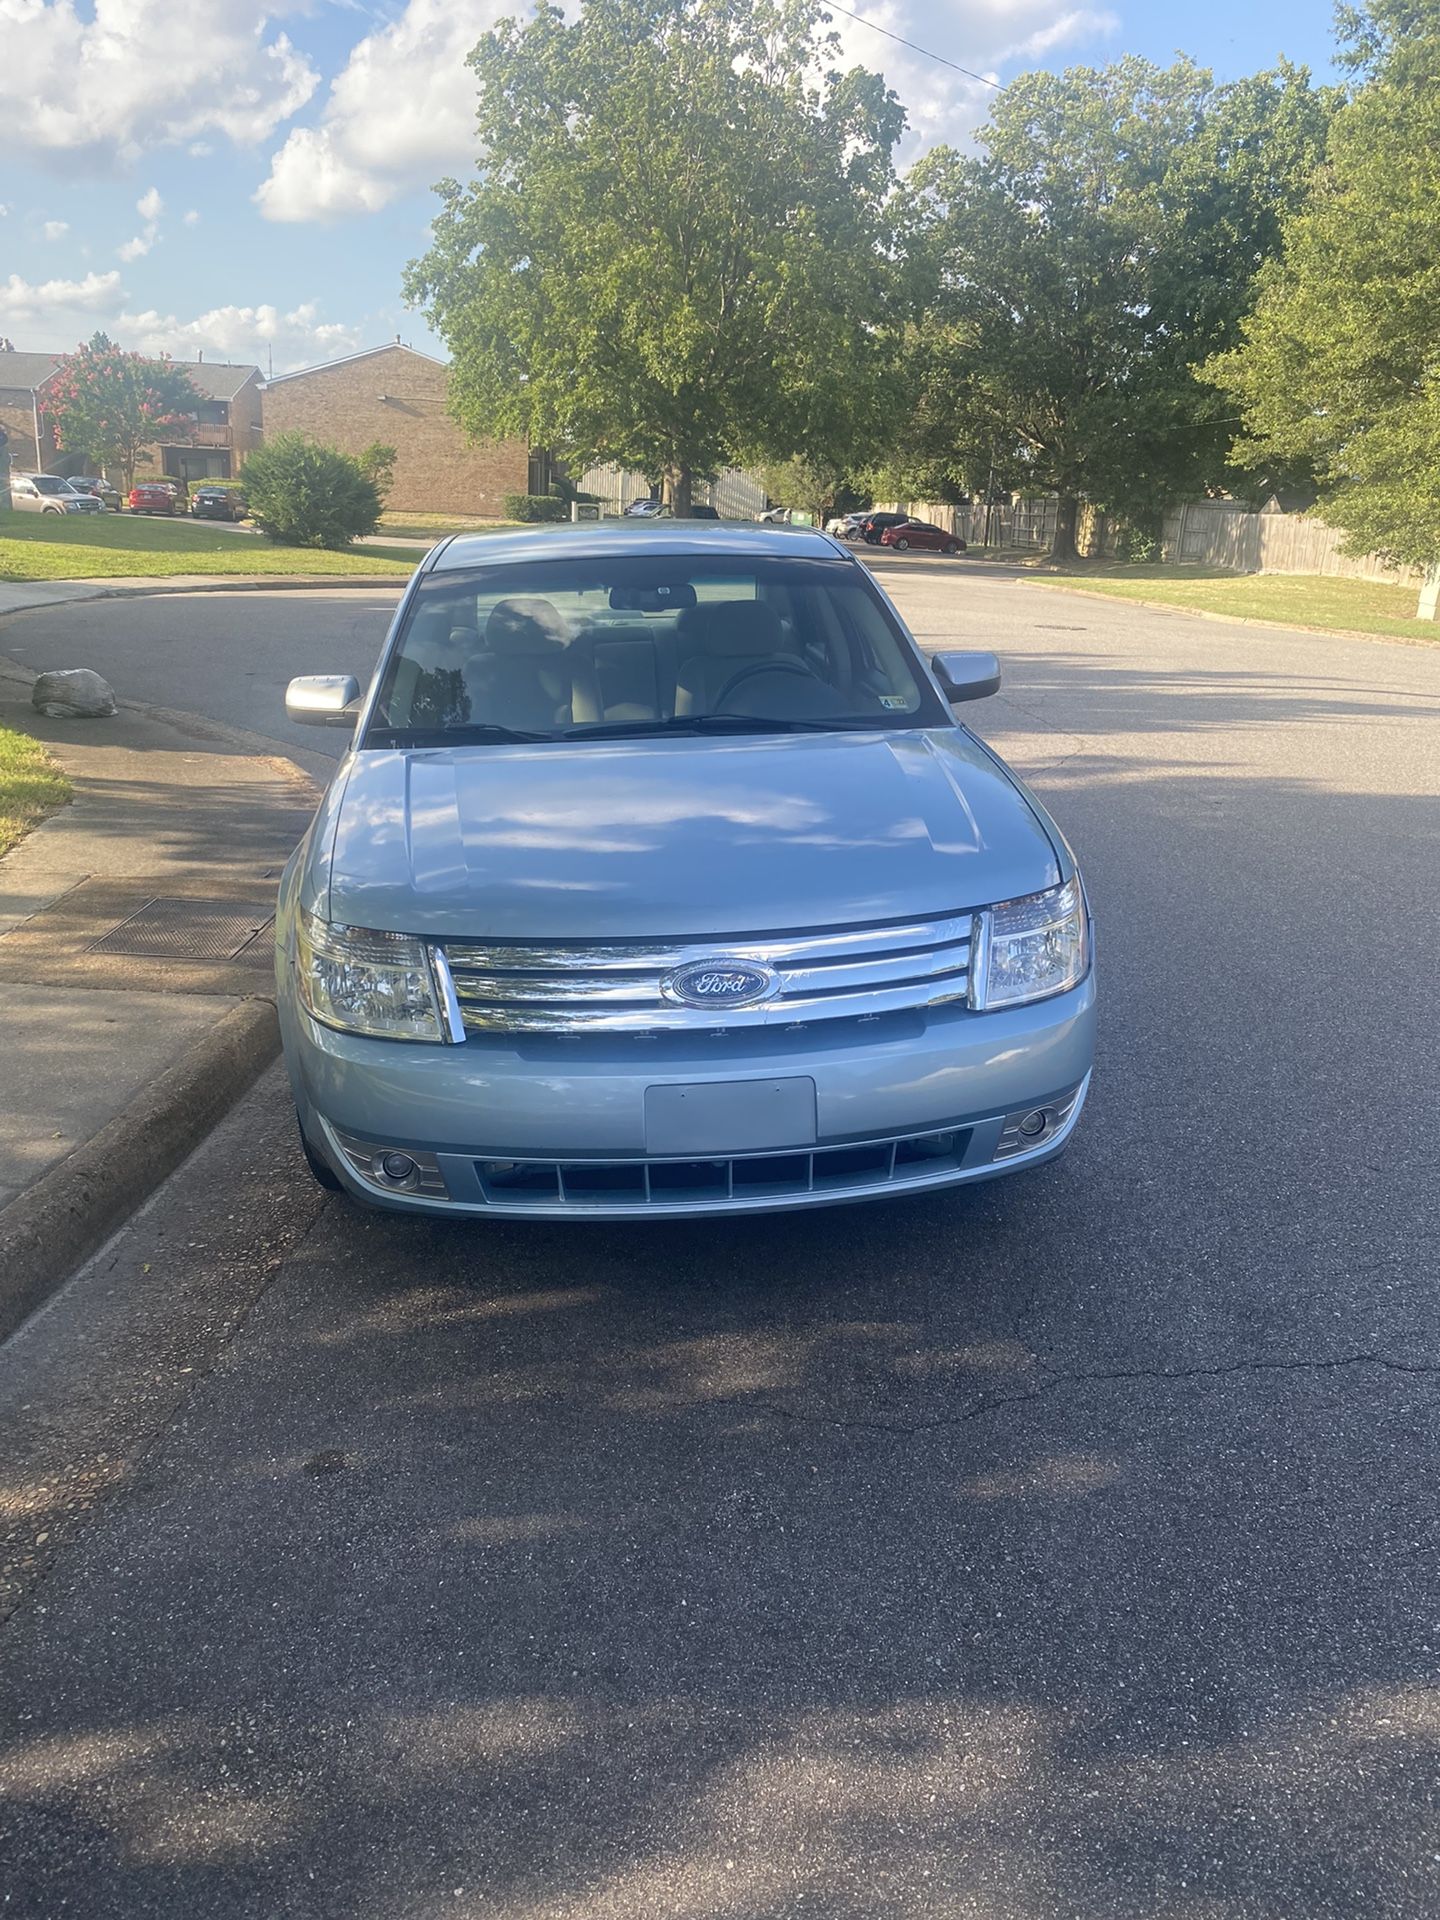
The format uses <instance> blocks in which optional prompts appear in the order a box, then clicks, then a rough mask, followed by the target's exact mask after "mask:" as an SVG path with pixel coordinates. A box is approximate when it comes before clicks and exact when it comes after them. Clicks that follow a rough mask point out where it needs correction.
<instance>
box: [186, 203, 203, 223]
mask: <svg viewBox="0 0 1440 1920" xmlns="http://www.w3.org/2000/svg"><path fill="white" fill-rule="evenodd" d="M185 224H186V226H187V227H198V226H199V224H200V215H199V214H198V213H197V212H196V210H195V208H194V207H191V209H190V211H189V212H188V213H187V214H186V216H185Z"/></svg>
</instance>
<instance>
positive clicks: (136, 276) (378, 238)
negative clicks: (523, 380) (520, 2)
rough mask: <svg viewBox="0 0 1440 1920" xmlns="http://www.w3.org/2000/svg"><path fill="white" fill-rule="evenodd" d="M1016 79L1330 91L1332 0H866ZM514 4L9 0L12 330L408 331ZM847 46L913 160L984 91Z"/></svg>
mask: <svg viewBox="0 0 1440 1920" xmlns="http://www.w3.org/2000/svg"><path fill="white" fill-rule="evenodd" d="M853 10H854V11H855V12H856V13H860V14H863V15H864V16H865V17H866V18H867V19H869V20H873V21H875V22H877V23H878V24H879V25H881V26H884V27H886V28H888V29H889V31H890V32H892V33H895V34H899V35H901V36H903V37H905V38H907V39H910V40H913V41H915V42H917V43H918V44H919V45H921V46H923V47H927V48H929V49H932V50H933V51H934V52H936V53H940V54H943V55H945V56H946V57H947V58H948V59H951V60H954V61H956V62H957V63H959V64H960V65H962V66H967V67H971V68H973V69H974V70H975V71H977V72H979V73H987V74H993V75H995V76H996V77H998V78H999V79H1001V80H1006V79H1009V78H1011V77H1013V76H1014V75H1015V74H1016V73H1019V72H1022V71H1024V69H1026V68H1027V67H1034V66H1047V67H1054V68H1061V67H1065V66H1071V65H1079V64H1086V65H1094V64H1101V63H1103V62H1105V61H1107V60H1111V59H1114V58H1115V57H1117V56H1118V55H1119V54H1121V53H1125V52H1131V53H1139V54H1143V55H1145V56H1147V57H1148V58H1150V59H1153V60H1156V61H1160V62H1165V61H1168V60H1169V59H1171V58H1172V57H1173V55H1174V53H1175V52H1176V51H1177V50H1183V51H1185V52H1187V53H1189V54H1191V55H1193V56H1194V57H1195V58H1196V59H1198V60H1200V61H1201V62H1202V63H1204V64H1206V65H1208V66H1211V67H1213V68H1214V70H1215V71H1216V73H1217V75H1218V76H1219V77H1221V78H1225V79H1229V78H1234V77H1236V76H1238V75H1240V74H1243V73H1247V72H1252V71H1254V70H1255V69H1257V68H1260V67H1264V66H1267V65H1269V64H1271V63H1272V62H1273V61H1274V60H1275V59H1276V58H1277V57H1278V56H1279V55H1280V54H1282V53H1283V54H1285V55H1288V56H1289V57H1290V58H1291V59H1292V60H1295V61H1299V62H1303V63H1307V64H1308V65H1310V66H1311V67H1312V69H1314V70H1315V72H1316V73H1317V75H1318V76H1321V77H1330V76H1331V75H1332V72H1333V69H1332V55H1333V34H1332V26H1331V13H1330V9H1329V7H1328V6H1327V5H1323V4H1316V0H1276V3H1275V4H1272V5H1270V6H1268V7H1265V6H1257V5H1255V4H1254V3H1253V0H1249V3H1248V4H1247V0H1210V4H1207V5H1205V6H1202V7H1195V8H1190V9H1186V10H1183V11H1182V10H1180V9H1177V8H1173V7H1170V6H1166V5H1162V4H1159V3H1158V0H1130V3H1129V4H1127V3H1126V0H856V4H855V6H854V9H853ZM515 11H517V7H516V4H515V0H390V4H384V5H367V4H361V0H296V4H285V3H284V0H272V3H271V4H258V3H257V0H208V3H207V0H0V126H4V127H5V129H6V149H7V151H6V160H5V165H4V168H3V170H0V207H3V212H0V336H8V337H9V338H10V339H11V340H13V342H14V344H15V345H16V346H17V347H20V348H26V349H31V350H43V349H47V348H60V349H64V348H68V347H70V346H72V345H73V344H74V343H75V341H76V340H78V339H81V338H83V337H85V336H87V335H88V334H90V333H91V332H93V331H94V329H95V328H96V327H97V326H102V327H104V328H105V329H106V330H107V331H108V332H110V333H111V334H112V335H113V336H114V337H115V338H117V339H119V340H120V341H121V343H122V344H123V345H126V346H132V347H137V348H140V349H142V350H144V351H146V352H161V351H164V352H170V353H174V354H176V355H177V356H193V355H194V354H195V353H196V352H198V351H201V350H203V351H204V352H205V355H206V357H207V358H209V359H237V360H246V361H250V360H253V361H255V362H257V363H258V364H259V365H260V366H261V367H262V368H264V367H266V366H267V365H268V364H270V363H271V362H272V361H273V365H274V369H275V371H276V372H277V373H278V372H281V371H284V370H286V369H289V368H291V367H295V366H305V365H309V364H312V363H313V362H315V361H319V360H325V359H330V358H334V357H336V356H337V355H339V354H343V353H347V352H352V351H355V350H356V349H358V348H361V347H367V346H375V345H378V344H380V343H381V342H382V341H384V340H386V339H389V338H391V337H392V336H394V335H395V334H397V333H398V334H400V335H401V336H402V337H403V338H404V339H406V340H408V341H411V342H412V343H413V344H414V345H416V346H430V347H434V346H435V344H436V343H434V342H432V341H431V340H430V339H429V336H428V335H427V333H426V330H425V327H424V324H423V322H422V321H421V320H420V318H419V316H418V315H415V314H411V313H407V312H406V310H405V308H404V307H403V305H402V303H401V300H400V293H399V283H400V275H401V271H402V269H403V267H404V265H405V263H406V261H407V260H409V259H411V258H412V257H413V256H414V255H415V254H417V253H418V252H420V251H422V250H423V248H424V246H425V242H426V236H427V229H428V223H429V219H430V214H431V212H432V209H433V198H432V196H431V194H430V192H429V186H430V184H431V183H432V182H433V181H434V180H436V179H438V178H439V177H441V176H442V175H443V174H446V173H464V172H465V171H466V170H467V167H468V163H469V158H470V155H471V150H472V148H471V140H470V122H471V114H472V99H473V88H472V85H471V81H470V76H469V74H468V72H467V71H466V69H465V67H464V65H463V56H464V52H465V50H466V49H467V48H468V47H469V46H471V45H473V43H474V42H475V41H476V40H477V39H478V38H479V36H480V35H481V33H483V32H484V31H485V30H486V28H487V27H489V26H490V25H491V24H493V22H494V21H495V20H496V19H497V18H499V17H501V16H503V15H504V14H507V13H513V12H515ZM835 24H836V26H837V28H838V29H839V30H840V32H841V36H842V40H843V43H844V49H845V52H846V54H847V55H848V56H849V57H850V58H851V59H854V60H857V61H863V62H864V64H866V65H867V66H871V67H874V68H878V69H879V70H880V71H882V72H884V73H885V75H886V77H887V79H888V80H889V81H890V84H891V85H892V86H893V87H894V88H895V89H896V91H897V92H898V93H899V94H900V96H901V98H902V99H903V100H904V101H905V103H906V105H907V107H908V108H909V109H910V113H911V119H912V134H911V137H910V139H909V141H908V142H907V147H906V150H905V156H904V157H906V158H907V159H908V158H912V157H913V156H914V154H915V153H917V152H918V151H920V150H922V149H923V147H925V146H927V145H930V144H933V142H934V141H936V140H938V139H949V140H963V139H964V137H965V136H966V134H967V132H968V131H969V130H970V129H971V128H973V127H974V125H975V124H976V123H977V121H978V120H979V119H981V118H983V115H984V110H985V101H986V99H987V97H989V96H988V92H987V89H985V88H984V87H981V86H977V85H975V84H974V83H972V82H969V81H966V80H965V79H963V78H962V77H961V76H960V75H958V74H955V73H953V72H951V71H949V70H948V69H947V68H945V67H943V66H940V65H938V64H936V63H935V62H932V61H927V60H926V59H924V58H922V57H921V56H919V55H917V54H914V53H911V52H908V51H907V50H905V49H904V48H902V47H899V46H896V45H895V44H894V42H892V41H890V40H886V39H884V38H882V37H881V36H880V35H879V34H878V33H875V32H873V31H871V30H870V28H868V27H867V26H865V25H862V24H860V23H859V22H853V21H850V20H847V19H844V18H842V17H840V16H837V17H836V22H835Z"/></svg>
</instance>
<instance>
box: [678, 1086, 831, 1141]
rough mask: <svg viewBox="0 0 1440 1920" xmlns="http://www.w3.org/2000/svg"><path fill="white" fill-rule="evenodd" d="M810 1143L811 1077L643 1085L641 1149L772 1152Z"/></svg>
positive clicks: (812, 1124) (812, 1129)
mask: <svg viewBox="0 0 1440 1920" xmlns="http://www.w3.org/2000/svg"><path fill="white" fill-rule="evenodd" d="M814 1144H815V1082H814V1081H813V1080H809V1079H801V1078H789V1079H784V1080H702V1081H698V1082H696V1083H694V1084H693V1085H689V1086H671V1087H647V1088H646V1089H645V1151H646V1153H647V1154H650V1155H652V1156H661V1155H674V1156H676V1157H680V1158H685V1157H691V1156H697V1155H702V1154H726V1155H730V1154H737V1153H777V1152H781V1151H786V1150H789V1149H791V1148H802V1147H813V1146H814Z"/></svg>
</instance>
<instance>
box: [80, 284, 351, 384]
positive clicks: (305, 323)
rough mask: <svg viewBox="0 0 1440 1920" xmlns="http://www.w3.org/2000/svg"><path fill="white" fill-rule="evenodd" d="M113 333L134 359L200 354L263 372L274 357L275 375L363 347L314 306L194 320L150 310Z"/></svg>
mask: <svg viewBox="0 0 1440 1920" xmlns="http://www.w3.org/2000/svg"><path fill="white" fill-rule="evenodd" d="M112 331H113V332H114V334H115V336H116V338H117V339H119V340H120V341H121V342H122V344H123V345H125V346H127V347H131V348H133V349H134V350H135V351H136V352H137V353H169V354H173V355H174V356H175V358H176V359H177V360H193V359H194V358H195V355H196V352H197V351H198V350H200V349H203V350H204V352H205V354H206V356H207V358H209V359H212V360H214V359H223V360H238V361H252V360H253V361H254V363H255V364H256V366H259V367H267V366H268V365H269V362H270V360H271V358H272V357H273V359H274V362H275V371H276V372H277V373H286V372H289V370H290V369H291V368H292V367H304V366H308V365H310V364H311V362H313V361H316V360H333V359H337V358H338V357H339V356H340V355H341V354H344V353H354V352H356V351H358V349H359V347H360V346H361V344H362V342H361V340H360V336H359V335H358V334H357V333H356V332H355V331H354V329H353V328H351V327H348V326H345V325H344V324H342V323H341V322H339V321H333V320H332V321H325V320H321V318H320V308H319V305H318V303H317V302H316V301H313V300H307V301H305V302H304V303H303V304H302V305H300V306H298V307H293V308H291V309H290V311H289V312H282V311H281V310H280V308H278V307H274V306H270V305H266V304H262V305H260V306H254V307H239V306H227V307H212V308H211V309H210V310H209V312H208V313H201V314H197V315H196V317H195V318H194V319H193V320H181V319H178V318H177V317H176V316H175V315H174V314H173V313H172V314H161V313H157V312H155V311H154V309H153V308H152V309H151V310H150V311H148V312H145V313H121V314H119V315H117V316H116V320H115V326H114V328H113V329H112Z"/></svg>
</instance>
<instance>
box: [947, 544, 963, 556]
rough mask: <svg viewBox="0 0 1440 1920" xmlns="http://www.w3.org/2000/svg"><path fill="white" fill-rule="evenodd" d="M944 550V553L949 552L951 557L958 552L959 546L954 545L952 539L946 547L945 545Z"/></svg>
mask: <svg viewBox="0 0 1440 1920" xmlns="http://www.w3.org/2000/svg"><path fill="white" fill-rule="evenodd" d="M945 551H946V553H948V554H950V555H951V556H952V558H953V556H954V555H955V554H957V553H959V552H960V548H959V547H958V546H956V544H955V542H954V541H953V540H952V541H951V542H950V544H949V546H948V547H946V549H945Z"/></svg>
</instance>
